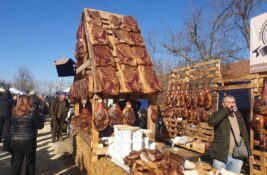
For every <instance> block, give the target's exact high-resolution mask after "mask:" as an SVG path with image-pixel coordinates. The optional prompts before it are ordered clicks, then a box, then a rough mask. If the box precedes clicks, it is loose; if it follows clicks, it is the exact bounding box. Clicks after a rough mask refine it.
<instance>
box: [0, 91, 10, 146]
mask: <svg viewBox="0 0 267 175" xmlns="http://www.w3.org/2000/svg"><path fill="white" fill-rule="evenodd" d="M12 105H13V99H12V95H11V94H10V92H9V90H6V91H5V92H4V93H3V95H1V97H0V142H2V138H3V139H5V138H6V137H7V136H8V135H9V130H10V119H11V115H12Z"/></svg>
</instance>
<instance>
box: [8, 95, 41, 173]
mask: <svg viewBox="0 0 267 175" xmlns="http://www.w3.org/2000/svg"><path fill="white" fill-rule="evenodd" d="M43 127H44V123H43V119H42V117H41V116H40V115H38V113H37V112H36V110H35V108H34V105H33V102H32V98H31V97H30V96H27V95H22V96H20V97H19V99H18V100H17V103H16V106H15V108H14V110H13V115H12V118H11V131H10V153H11V155H12V159H11V175H19V174H20V171H21V166H22V163H23V159H24V157H26V174H27V175H34V174H35V161H36V138H37V129H41V128H43Z"/></svg>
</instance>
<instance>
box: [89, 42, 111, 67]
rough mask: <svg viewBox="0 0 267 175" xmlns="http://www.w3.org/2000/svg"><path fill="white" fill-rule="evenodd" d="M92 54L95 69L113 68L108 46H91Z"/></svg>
mask: <svg viewBox="0 0 267 175" xmlns="http://www.w3.org/2000/svg"><path fill="white" fill-rule="evenodd" d="M93 52H94V58H95V62H96V66H97V67H106V66H113V67H115V63H114V61H113V55H112V53H111V51H110V48H109V47H108V46H93Z"/></svg>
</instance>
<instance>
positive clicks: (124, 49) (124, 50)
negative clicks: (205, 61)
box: [116, 44, 137, 66]
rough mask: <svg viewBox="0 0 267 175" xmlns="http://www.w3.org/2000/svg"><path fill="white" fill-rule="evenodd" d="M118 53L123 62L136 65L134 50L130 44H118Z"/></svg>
mask: <svg viewBox="0 0 267 175" xmlns="http://www.w3.org/2000/svg"><path fill="white" fill-rule="evenodd" d="M116 53H117V56H118V58H119V60H120V63H121V64H127V65H131V66H136V65H137V62H136V58H135V55H134V53H133V50H132V48H131V47H130V46H128V45H126V44H120V45H117V46H116Z"/></svg>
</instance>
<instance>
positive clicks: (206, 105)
mask: <svg viewBox="0 0 267 175" xmlns="http://www.w3.org/2000/svg"><path fill="white" fill-rule="evenodd" d="M209 84H210V83H209ZM212 103H213V100H212V95H211V89H210V87H209V88H208V89H207V90H206V91H205V95H204V108H205V109H206V110H209V109H211V108H212Z"/></svg>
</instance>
